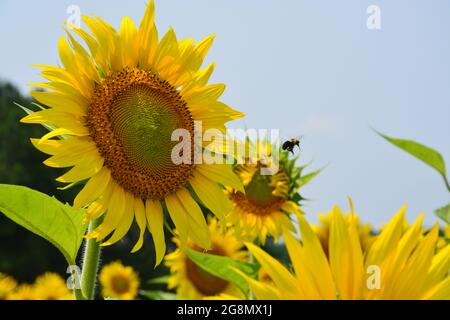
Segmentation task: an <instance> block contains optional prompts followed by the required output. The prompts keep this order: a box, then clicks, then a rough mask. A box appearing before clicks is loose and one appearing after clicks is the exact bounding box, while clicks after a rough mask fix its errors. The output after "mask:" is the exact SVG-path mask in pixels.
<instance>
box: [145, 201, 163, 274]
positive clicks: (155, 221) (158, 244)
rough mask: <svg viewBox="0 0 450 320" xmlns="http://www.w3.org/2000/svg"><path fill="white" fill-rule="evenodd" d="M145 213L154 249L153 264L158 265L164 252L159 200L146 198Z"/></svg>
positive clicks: (161, 213) (161, 212)
mask: <svg viewBox="0 0 450 320" xmlns="http://www.w3.org/2000/svg"><path fill="white" fill-rule="evenodd" d="M145 215H146V217H147V225H148V229H149V230H150V232H151V234H152V237H153V243H154V245H155V251H156V262H155V266H157V265H159V264H160V263H161V261H162V259H163V258H164V255H165V254H166V242H165V240H164V215H163V209H162V207H161V203H160V202H159V201H153V200H147V201H146V202H145Z"/></svg>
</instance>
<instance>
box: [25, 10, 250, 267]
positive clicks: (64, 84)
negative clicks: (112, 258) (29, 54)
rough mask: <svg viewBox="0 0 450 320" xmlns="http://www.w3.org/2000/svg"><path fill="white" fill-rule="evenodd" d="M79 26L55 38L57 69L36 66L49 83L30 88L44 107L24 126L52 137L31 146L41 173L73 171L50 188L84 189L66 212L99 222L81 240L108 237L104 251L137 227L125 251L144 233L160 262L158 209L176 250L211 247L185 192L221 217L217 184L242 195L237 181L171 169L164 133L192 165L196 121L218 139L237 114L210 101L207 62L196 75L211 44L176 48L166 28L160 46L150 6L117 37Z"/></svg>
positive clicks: (216, 93)
mask: <svg viewBox="0 0 450 320" xmlns="http://www.w3.org/2000/svg"><path fill="white" fill-rule="evenodd" d="M83 21H84V22H85V24H86V25H87V26H88V28H89V29H90V31H91V34H89V33H88V32H86V31H85V30H83V29H81V28H77V27H74V26H69V29H70V30H69V31H67V37H68V40H66V39H65V38H64V37H62V38H61V39H60V40H59V43H58V50H59V56H60V59H61V63H62V65H61V66H60V67H59V66H58V67H57V66H51V65H39V67H41V68H42V69H43V71H42V76H43V77H44V78H45V79H47V80H49V82H46V83H41V84H34V86H37V87H40V88H44V89H48V90H50V91H48V92H42V91H32V92H31V94H32V96H33V97H34V98H35V99H36V100H37V101H39V102H40V103H42V104H43V105H45V106H47V107H48V108H43V110H40V111H38V112H35V113H32V114H30V115H28V116H27V117H25V118H23V119H22V122H25V123H39V124H44V125H46V126H47V127H48V128H50V129H51V131H50V132H49V133H48V134H46V135H44V136H43V137H42V138H40V139H32V143H33V145H34V146H35V147H36V148H37V149H39V150H41V151H42V152H44V153H46V154H49V155H51V157H50V158H48V159H47V160H46V161H45V162H44V163H45V164H46V165H48V166H50V167H57V168H61V167H63V168H66V167H72V168H71V169H70V170H69V171H67V172H66V173H65V174H64V175H62V176H61V177H59V178H58V179H57V180H58V181H60V182H63V183H68V184H76V183H78V182H85V186H84V187H83V189H82V190H81V191H80V192H79V193H78V195H77V197H76V198H75V201H74V206H76V207H85V206H88V209H87V218H88V219H91V220H92V219H97V218H99V217H101V216H104V220H103V223H102V224H101V225H100V226H99V227H98V228H97V229H95V230H93V232H91V233H90V235H89V236H90V237H92V238H96V239H97V240H98V241H104V240H105V239H106V238H107V237H108V236H109V235H111V234H112V235H111V237H110V238H109V239H108V240H106V241H104V242H103V243H102V245H110V244H113V243H115V242H117V241H118V240H120V239H121V238H122V237H124V235H125V234H126V233H127V231H128V230H129V228H130V226H131V225H132V223H133V221H134V219H136V222H137V225H138V226H139V228H140V237H139V240H138V241H137V243H136V245H135V246H134V248H133V250H132V251H133V252H134V251H136V250H139V248H141V246H142V243H143V238H144V233H145V230H146V227H148V229H149V231H150V232H151V234H152V236H153V240H154V243H155V248H156V257H157V259H156V260H157V263H159V262H160V261H161V260H162V258H163V256H164V253H165V242H164V233H163V224H164V216H163V210H164V209H165V208H166V209H167V211H168V213H169V215H170V217H171V219H172V220H173V222H174V224H175V226H176V228H177V230H178V232H179V235H180V238H181V241H182V242H183V243H186V241H187V239H188V238H191V239H192V240H193V241H195V242H196V243H197V244H198V245H199V246H201V247H203V248H209V247H210V237H209V234H208V227H207V224H206V221H205V219H204V217H203V214H202V211H201V210H200V207H199V205H198V204H197V202H196V200H194V197H193V194H194V193H195V195H196V197H195V199H199V200H200V201H201V202H202V203H203V204H204V205H205V206H206V207H208V208H209V209H210V210H211V211H212V212H213V213H214V214H215V215H217V216H218V217H219V218H223V217H224V215H225V214H226V213H227V211H228V210H229V208H230V204H229V202H228V200H227V199H226V197H225V196H224V194H223V192H222V189H221V185H223V186H231V187H233V188H236V189H238V190H240V183H239V180H238V179H237V178H236V177H235V175H234V174H233V172H232V171H231V169H230V168H229V167H228V166H226V165H219V164H217V165H205V164H201V163H194V162H193V161H191V162H190V163H186V162H183V163H180V164H175V163H174V161H172V157H171V156H172V151H173V150H177V149H176V148H175V149H174V147H175V146H176V145H177V144H178V143H179V141H172V139H171V137H172V136H171V135H172V133H173V132H174V130H175V129H183V130H184V132H187V133H189V134H190V135H191V137H192V139H191V141H190V142H189V143H188V146H190V148H187V149H183V150H181V151H180V153H178V155H180V156H183V157H184V156H186V154H184V153H188V150H189V149H190V151H189V153H191V157H190V158H191V160H192V156H193V154H194V150H196V151H195V152H198V147H199V146H198V144H194V140H195V139H193V136H194V121H201V122H202V126H201V129H202V131H201V132H203V131H205V130H207V129H210V128H217V129H219V130H221V131H224V128H225V126H224V125H225V123H226V122H228V121H230V120H233V119H237V118H239V117H241V116H243V114H242V113H240V112H237V111H235V110H233V109H232V108H230V107H229V106H227V105H226V104H224V103H222V102H220V101H218V99H219V97H220V96H221V94H222V93H223V91H224V89H225V85H223V84H207V83H208V80H209V78H210V76H211V74H212V72H213V69H214V64H210V65H208V66H207V67H205V68H204V69H200V67H201V65H202V62H203V59H204V57H205V55H206V53H207V51H208V49H209V48H210V46H211V44H212V41H213V38H214V37H213V36H209V37H207V38H205V39H204V40H202V41H200V42H198V43H195V44H194V41H193V39H181V40H178V39H177V37H176V35H175V32H174V31H173V30H172V29H169V31H168V32H167V33H166V34H165V35H164V36H163V37H162V38H161V39H159V38H158V33H157V29H156V27H155V25H154V4H153V1H151V2H150V4H149V5H148V6H147V9H146V11H145V14H144V17H143V19H142V21H141V23H140V25H139V27H136V26H135V24H134V23H133V21H131V19H130V18H128V17H125V18H123V20H122V23H121V25H120V29H119V30H118V31H116V30H115V29H114V28H113V27H112V26H111V25H109V24H108V23H106V22H105V21H103V20H102V19H101V18H99V17H97V16H96V17H94V18H91V17H86V16H84V17H83ZM76 36H78V37H79V38H81V39H82V40H83V41H84V43H85V44H86V46H87V48H88V49H89V50H86V49H85V47H84V46H83V45H81V44H80V43H79V42H78V41H77V40H76ZM56 137H59V138H62V139H54V138H56ZM200 147H201V146H200ZM181 153H183V154H181ZM188 158H189V157H188Z"/></svg>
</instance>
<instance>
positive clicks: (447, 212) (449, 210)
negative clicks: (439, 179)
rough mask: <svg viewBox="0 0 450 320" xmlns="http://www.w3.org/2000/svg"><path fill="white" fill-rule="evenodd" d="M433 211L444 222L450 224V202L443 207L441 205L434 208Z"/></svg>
mask: <svg viewBox="0 0 450 320" xmlns="http://www.w3.org/2000/svg"><path fill="white" fill-rule="evenodd" d="M434 213H435V214H436V215H437V216H438V217H439V218H441V219H442V220H444V221H445V222H447V223H448V224H450V203H449V204H448V205H446V206H444V207H441V208H439V209H436V210H435V211H434Z"/></svg>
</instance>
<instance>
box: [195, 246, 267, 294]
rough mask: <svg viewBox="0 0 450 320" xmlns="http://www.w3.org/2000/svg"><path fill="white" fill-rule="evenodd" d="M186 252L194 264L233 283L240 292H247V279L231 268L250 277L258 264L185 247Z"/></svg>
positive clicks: (254, 273)
mask: <svg viewBox="0 0 450 320" xmlns="http://www.w3.org/2000/svg"><path fill="white" fill-rule="evenodd" d="M186 254H187V256H188V257H189V259H191V260H192V261H193V262H194V263H195V264H196V265H198V266H199V267H200V268H202V269H203V270H205V271H206V272H208V273H210V274H212V275H214V276H216V277H219V278H221V279H223V280H226V281H229V282H231V283H233V284H235V285H236V286H237V287H238V288H239V289H240V290H241V291H242V292H244V293H245V294H247V292H248V284H247V281H246V280H245V279H244V277H242V276H241V275H240V274H239V273H237V272H236V271H234V270H233V268H236V269H238V270H240V271H242V272H243V273H245V274H247V275H248V276H250V277H254V276H256V274H257V272H258V270H259V265H256V264H250V263H244V262H239V261H236V260H233V259H231V258H229V257H224V256H217V255H213V254H209V253H202V252H198V251H195V250H193V249H190V248H187V249H186Z"/></svg>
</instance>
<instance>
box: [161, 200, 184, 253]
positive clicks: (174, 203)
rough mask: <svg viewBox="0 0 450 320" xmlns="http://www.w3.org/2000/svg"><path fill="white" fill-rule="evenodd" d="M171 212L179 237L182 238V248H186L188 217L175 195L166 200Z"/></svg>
mask: <svg viewBox="0 0 450 320" xmlns="http://www.w3.org/2000/svg"><path fill="white" fill-rule="evenodd" d="M164 200H165V202H166V206H167V210H168V211H169V215H170V218H171V219H172V221H173V223H174V224H175V228H176V230H177V233H178V235H179V236H180V246H181V247H184V246H185V245H186V243H187V238H188V236H189V226H188V217H187V215H186V212H185V211H184V208H183V207H182V206H181V204H180V203H179V201H178V198H177V196H176V195H175V194H169V195H167V196H166V197H165V198H164Z"/></svg>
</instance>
